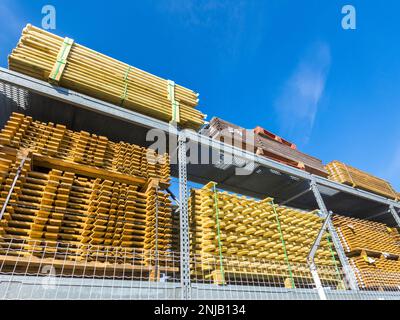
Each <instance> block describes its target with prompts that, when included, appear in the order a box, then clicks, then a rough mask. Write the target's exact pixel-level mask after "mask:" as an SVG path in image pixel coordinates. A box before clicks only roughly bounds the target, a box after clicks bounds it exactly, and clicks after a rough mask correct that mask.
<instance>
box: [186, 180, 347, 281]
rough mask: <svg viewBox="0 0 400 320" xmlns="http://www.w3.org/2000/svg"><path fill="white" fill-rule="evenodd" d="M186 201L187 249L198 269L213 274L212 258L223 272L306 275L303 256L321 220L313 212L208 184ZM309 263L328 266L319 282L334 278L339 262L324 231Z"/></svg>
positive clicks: (193, 192) (313, 240) (336, 274)
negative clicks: (188, 221)
mask: <svg viewBox="0 0 400 320" xmlns="http://www.w3.org/2000/svg"><path fill="white" fill-rule="evenodd" d="M190 201H191V202H190V210H191V214H190V219H191V247H192V252H193V253H194V254H196V257H197V262H196V268H197V269H199V270H201V272H204V271H210V272H219V263H215V261H219V259H222V260H223V263H222V264H223V269H224V273H225V274H226V275H228V274H234V273H235V272H237V271H238V270H241V272H240V274H243V273H251V274H258V275H260V273H262V270H263V269H264V270H266V269H268V270H270V272H272V273H273V274H275V275H276V276H281V277H286V278H289V277H290V276H291V277H293V278H305V277H308V278H310V279H311V274H310V273H309V269H308V265H307V256H308V254H309V253H310V250H311V247H312V245H313V244H314V242H315V240H316V237H317V235H318V232H319V230H320V228H321V227H322V223H323V221H322V219H321V218H319V217H318V215H317V214H316V213H315V212H302V211H299V210H295V209H291V208H287V207H282V206H277V205H275V204H273V199H272V198H267V199H264V200H256V199H251V198H246V197H244V196H239V195H235V194H229V193H227V192H219V191H216V189H215V184H214V183H210V184H208V185H207V186H205V187H204V188H202V189H200V190H197V189H194V190H192V191H191V199H190ZM217 208H218V209H217ZM315 262H316V263H317V264H318V265H320V266H324V267H326V270H329V272H328V274H326V275H325V276H326V277H325V280H329V281H337V280H338V273H337V270H338V269H337V267H338V266H339V264H340V263H339V262H338V260H337V257H336V252H335V250H334V247H333V245H332V244H331V241H330V235H329V233H325V235H324V238H323V240H322V242H321V246H320V248H319V249H318V251H317V254H316V258H315ZM266 265H268V268H266V267H265V266H266ZM213 269H214V270H213ZM215 269H217V270H215ZM290 272H291V273H292V274H291V275H290ZM238 276H239V275H238Z"/></svg>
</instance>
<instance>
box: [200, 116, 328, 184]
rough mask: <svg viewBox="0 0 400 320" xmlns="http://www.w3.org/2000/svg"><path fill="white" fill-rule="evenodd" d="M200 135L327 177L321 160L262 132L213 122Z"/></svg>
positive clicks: (265, 131)
mask: <svg viewBox="0 0 400 320" xmlns="http://www.w3.org/2000/svg"><path fill="white" fill-rule="evenodd" d="M200 133H201V134H203V135H205V136H208V137H211V138H213V139H216V140H219V141H222V142H225V143H227V144H230V145H234V146H235V147H239V148H242V149H244V150H247V151H250V152H254V153H256V154H257V155H260V156H263V157H266V158H269V159H272V160H275V161H277V162H280V163H283V164H286V165H289V166H292V167H295V168H298V169H301V170H304V171H307V172H309V173H312V174H316V175H319V176H322V177H327V176H328V173H327V171H326V170H325V168H324V165H323V164H322V161H321V160H319V159H317V158H315V157H312V156H309V155H307V154H305V153H302V152H300V151H299V150H297V147H296V146H295V145H294V144H293V143H291V142H288V141H287V140H285V139H282V138H281V137H279V136H276V135H274V134H272V133H270V132H269V131H267V130H265V129H263V128H260V127H257V128H256V129H254V130H246V129H245V128H242V127H239V126H237V125H234V124H232V123H229V122H226V121H225V120H222V119H219V118H213V119H212V120H211V122H210V124H209V125H208V126H207V127H205V128H203V129H202V130H201V131H200Z"/></svg>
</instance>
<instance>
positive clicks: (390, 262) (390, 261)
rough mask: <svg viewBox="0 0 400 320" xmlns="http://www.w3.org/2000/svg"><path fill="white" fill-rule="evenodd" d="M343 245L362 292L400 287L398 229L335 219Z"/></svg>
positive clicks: (352, 220) (349, 219)
mask: <svg viewBox="0 0 400 320" xmlns="http://www.w3.org/2000/svg"><path fill="white" fill-rule="evenodd" d="M333 222H334V225H335V228H336V230H337V233H338V235H339V238H340V240H341V242H342V246H343V248H344V249H345V252H346V255H347V256H348V259H349V261H350V264H351V265H352V266H353V268H354V270H355V275H356V278H357V282H358V285H359V287H360V288H362V289H384V290H393V289H396V290H397V289H398V288H399V286H400V260H399V258H400V235H399V233H398V230H397V229H395V228H389V227H388V226H386V225H385V224H382V223H377V222H372V221H368V220H359V219H355V218H348V217H343V216H334V218H333Z"/></svg>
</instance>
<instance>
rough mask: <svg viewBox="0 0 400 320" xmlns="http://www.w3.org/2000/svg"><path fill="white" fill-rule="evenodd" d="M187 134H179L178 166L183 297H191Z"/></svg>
mask: <svg viewBox="0 0 400 320" xmlns="http://www.w3.org/2000/svg"><path fill="white" fill-rule="evenodd" d="M186 152H187V150H186V136H185V134H184V133H180V134H179V139H178V162H179V163H178V166H179V215H180V239H181V243H180V248H181V285H182V299H183V300H190V299H191V285H190V243H189V213H188V190H187V163H186Z"/></svg>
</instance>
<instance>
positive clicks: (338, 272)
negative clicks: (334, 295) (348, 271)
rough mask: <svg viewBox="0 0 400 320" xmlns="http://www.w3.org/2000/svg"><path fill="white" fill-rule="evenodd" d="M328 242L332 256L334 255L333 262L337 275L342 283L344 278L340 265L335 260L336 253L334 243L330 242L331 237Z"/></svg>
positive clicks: (327, 238)
mask: <svg viewBox="0 0 400 320" xmlns="http://www.w3.org/2000/svg"><path fill="white" fill-rule="evenodd" d="M326 240H327V241H328V246H329V251H330V252H331V255H332V261H333V264H334V265H335V270H336V274H337V276H338V280H339V281H342V277H341V276H340V271H339V267H338V263H337V261H336V258H335V252H334V251H333V248H332V243H331V241H330V240H329V236H327V237H326Z"/></svg>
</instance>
